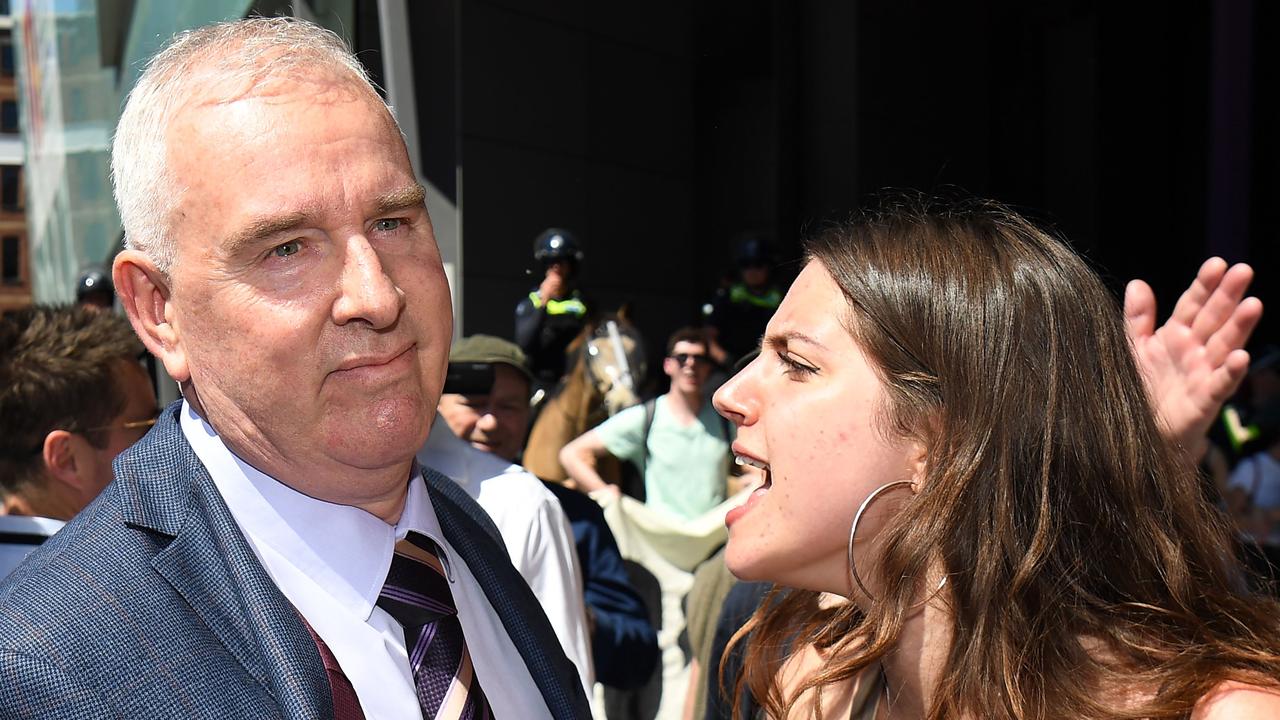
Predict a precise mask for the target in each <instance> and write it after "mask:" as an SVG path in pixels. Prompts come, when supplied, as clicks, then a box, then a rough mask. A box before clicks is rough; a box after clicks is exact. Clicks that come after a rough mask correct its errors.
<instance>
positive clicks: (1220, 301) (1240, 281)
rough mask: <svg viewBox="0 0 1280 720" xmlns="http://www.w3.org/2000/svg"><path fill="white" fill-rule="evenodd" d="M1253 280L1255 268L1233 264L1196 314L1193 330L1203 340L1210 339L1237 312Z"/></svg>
mask: <svg viewBox="0 0 1280 720" xmlns="http://www.w3.org/2000/svg"><path fill="white" fill-rule="evenodd" d="M1252 281H1253V268H1251V267H1249V266H1248V265H1245V264H1243V263H1240V264H1237V265H1233V266H1231V268H1230V269H1229V270H1227V272H1226V273H1225V274H1224V275H1223V276H1222V281H1221V282H1220V283H1219V284H1218V286H1217V288H1215V289H1214V291H1213V293H1212V294H1211V295H1210V296H1209V299H1208V301H1206V302H1205V304H1204V307H1203V308H1202V309H1201V310H1200V312H1199V313H1198V314H1197V315H1196V318H1195V320H1194V321H1193V322H1192V324H1191V332H1192V333H1193V334H1194V335H1195V336H1196V337H1197V338H1200V339H1201V340H1208V339H1209V338H1210V337H1211V336H1212V335H1213V334H1214V333H1216V332H1218V330H1219V328H1222V327H1223V326H1224V324H1226V323H1227V322H1228V321H1229V320H1230V319H1231V317H1232V316H1233V315H1234V314H1235V312H1236V310H1237V308H1238V307H1239V306H1240V304H1241V299H1242V298H1243V297H1244V294H1245V291H1247V290H1248V289H1249V283H1250V282H1252Z"/></svg>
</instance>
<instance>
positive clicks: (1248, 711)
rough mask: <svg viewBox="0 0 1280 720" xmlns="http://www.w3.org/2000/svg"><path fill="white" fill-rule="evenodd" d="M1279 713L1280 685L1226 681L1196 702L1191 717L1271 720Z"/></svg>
mask: <svg viewBox="0 0 1280 720" xmlns="http://www.w3.org/2000/svg"><path fill="white" fill-rule="evenodd" d="M1277 717H1280V688H1276V687H1262V686H1260V685H1248V684H1246V683H1241V682H1234V681H1228V682H1224V683H1221V684H1219V685H1218V686H1217V687H1216V688H1214V689H1213V692H1211V693H1209V694H1208V695H1205V696H1204V697H1203V698H1201V699H1200V702H1198V703H1196V708H1195V710H1194V711H1193V712H1192V713H1191V720H1228V719H1229V720H1255V719H1256V720H1263V719H1264V718H1265V719H1266V720H1271V718H1277Z"/></svg>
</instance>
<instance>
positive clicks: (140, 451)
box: [115, 403, 333, 720]
mask: <svg viewBox="0 0 1280 720" xmlns="http://www.w3.org/2000/svg"><path fill="white" fill-rule="evenodd" d="M180 408H181V403H175V404H173V405H171V406H169V407H168V408H167V409H166V410H165V412H164V413H163V414H162V415H161V418H160V420H159V421H158V422H157V423H156V427H155V429H154V430H153V431H152V432H151V433H149V434H148V436H147V438H146V439H144V440H143V441H142V442H141V443H139V444H138V445H137V446H135V447H134V448H133V449H131V450H130V451H129V452H128V453H126V454H125V455H122V456H121V457H120V458H119V459H117V461H116V467H115V470H116V477H117V482H118V483H119V484H120V492H121V498H122V504H123V507H124V518H125V522H126V523H128V524H129V525H132V526H135V527H140V528H144V529H147V530H150V531H153V532H156V533H160V534H161V535H166V536H169V537H171V538H172V540H171V541H170V542H169V543H168V545H167V546H165V547H164V549H162V550H161V551H160V552H158V553H157V554H156V555H155V557H154V558H152V563H151V564H152V567H154V568H155V570H156V572H158V573H159V574H160V575H161V576H162V577H164V578H165V579H166V580H167V581H168V582H169V584H170V585H172V586H173V588H174V590H175V591H177V592H178V594H180V595H181V596H182V597H183V599H185V600H186V602H187V603H188V604H189V605H190V606H191V609H192V610H193V611H194V612H195V613H196V614H197V615H198V616H199V617H200V619H201V620H202V621H203V622H204V623H205V625H206V626H208V628H209V630H210V631H212V632H213V634H214V635H216V636H217V637H218V639H219V641H221V642H222V644H223V645H224V646H225V647H226V648H227V650H228V652H230V653H231V655H232V656H233V657H235V659H236V661H238V662H239V663H240V664H241V665H242V666H244V668H245V670H246V671H248V672H249V673H250V675H252V676H253V677H254V678H255V679H257V681H258V682H259V683H261V684H262V686H263V687H264V688H266V689H267V691H268V692H270V694H271V695H272V696H273V697H274V698H275V700H276V702H277V703H278V704H279V705H280V708H281V710H282V711H283V712H284V714H285V716H286V717H289V718H298V719H300V720H301V719H303V718H308V719H309V718H331V717H333V707H332V695H331V694H330V689H329V681H328V677H327V676H326V674H325V670H324V666H323V664H322V663H321V660H320V654H319V651H318V650H317V649H316V645H315V642H314V641H313V640H312V639H311V636H310V634H309V633H308V632H307V630H306V627H305V626H304V625H303V623H302V620H301V618H300V617H299V616H298V614H297V611H296V610H294V608H293V606H292V605H291V604H290V603H289V601H288V600H287V599H285V597H284V595H283V594H282V593H281V592H280V591H279V589H278V588H276V586H275V584H274V583H273V582H272V581H271V578H270V577H269V576H268V575H267V573H266V571H265V570H264V569H263V568H262V564H261V563H259V562H258V559H257V558H256V557H255V556H254V555H253V551H252V550H251V549H250V548H249V544H248V542H247V541H246V540H245V539H244V535H243V533H241V532H240V528H239V526H237V525H236V524H235V520H234V518H232V517H231V512H230V510H228V509H227V506H226V503H225V502H224V501H223V500H222V497H221V495H219V494H218V491H217V488H216V487H215V486H214V484H213V479H212V478H211V477H210V476H209V473H208V471H207V470H206V469H205V468H204V466H203V465H202V464H201V463H200V461H199V459H198V458H197V457H196V455H195V452H194V451H192V449H191V446H190V445H189V444H188V443H187V441H186V438H185V437H183V435H182V431H181V428H180V427H179V426H178V412H180Z"/></svg>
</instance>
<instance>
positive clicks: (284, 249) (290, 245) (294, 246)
mask: <svg viewBox="0 0 1280 720" xmlns="http://www.w3.org/2000/svg"><path fill="white" fill-rule="evenodd" d="M301 250H302V243H301V242H299V241H297V240H290V241H289V242H287V243H284V244H283V245H277V246H276V247H275V249H274V250H272V251H271V254H272V255H274V256H276V257H289V256H290V255H296V254H297V253H298V252H300V251H301Z"/></svg>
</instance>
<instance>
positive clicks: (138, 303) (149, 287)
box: [111, 250, 191, 383]
mask: <svg viewBox="0 0 1280 720" xmlns="http://www.w3.org/2000/svg"><path fill="white" fill-rule="evenodd" d="M111 279H112V281H113V282H115V285H116V293H117V294H118V295H119V296H120V305H121V306H122V307H123V308H124V311H125V314H126V315H128V316H129V322H130V323H132V324H133V331H134V332H136V333H137V334H138V337H139V338H141V339H142V344H143V345H146V346H147V350H149V351H150V352H151V354H152V355H155V356H156V357H157V358H159V359H160V362H162V363H164V369H165V370H166V371H168V373H169V377H172V378H173V379H174V380H177V381H178V382H179V383H183V382H186V381H187V380H189V379H190V377H191V373H190V370H189V369H188V367H187V354H186V351H185V350H184V349H183V346H182V337H181V333H180V332H179V329H178V327H177V325H176V324H174V318H173V305H172V302H171V300H170V297H171V289H170V287H169V278H168V276H167V275H165V273H163V272H161V271H160V270H159V269H158V268H157V267H156V265H155V263H154V262H152V261H151V258H149V257H147V256H146V255H145V254H143V253H142V252H140V251H138V250H123V251H121V252H120V254H118V255H116V259H115V262H114V263H113V264H112V266H111Z"/></svg>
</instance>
